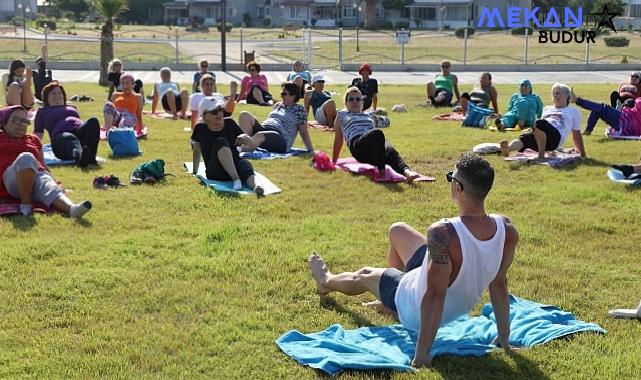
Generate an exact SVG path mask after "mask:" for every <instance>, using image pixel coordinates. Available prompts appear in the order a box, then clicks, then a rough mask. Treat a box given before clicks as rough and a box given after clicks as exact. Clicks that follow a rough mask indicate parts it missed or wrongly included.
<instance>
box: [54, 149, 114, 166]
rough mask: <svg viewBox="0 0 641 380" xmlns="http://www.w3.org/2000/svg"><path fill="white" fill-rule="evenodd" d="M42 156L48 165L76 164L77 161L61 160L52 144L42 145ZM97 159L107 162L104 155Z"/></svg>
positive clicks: (100, 162)
mask: <svg viewBox="0 0 641 380" xmlns="http://www.w3.org/2000/svg"><path fill="white" fill-rule="evenodd" d="M42 156H43V157H44V159H45V164H47V166H62V165H75V164H76V161H74V160H61V159H59V158H58V157H56V155H55V154H53V150H52V149H51V144H44V145H43V146H42ZM96 161H97V162H98V163H99V164H102V163H105V162H107V160H105V159H104V158H102V157H96Z"/></svg>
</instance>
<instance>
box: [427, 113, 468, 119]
mask: <svg viewBox="0 0 641 380" xmlns="http://www.w3.org/2000/svg"><path fill="white" fill-rule="evenodd" d="M432 120H445V121H463V120H465V115H463V112H446V113H442V114H439V115H436V116H433V117H432Z"/></svg>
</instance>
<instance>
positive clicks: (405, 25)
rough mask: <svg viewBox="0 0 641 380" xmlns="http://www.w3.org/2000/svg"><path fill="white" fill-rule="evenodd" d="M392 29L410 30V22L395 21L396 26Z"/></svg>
mask: <svg viewBox="0 0 641 380" xmlns="http://www.w3.org/2000/svg"><path fill="white" fill-rule="evenodd" d="M394 27H395V28H396V29H409V28H410V22H409V21H396V24H394Z"/></svg>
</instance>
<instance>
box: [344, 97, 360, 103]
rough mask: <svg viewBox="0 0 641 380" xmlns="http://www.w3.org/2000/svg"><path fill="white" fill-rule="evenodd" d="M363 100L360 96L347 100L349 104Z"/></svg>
mask: <svg viewBox="0 0 641 380" xmlns="http://www.w3.org/2000/svg"><path fill="white" fill-rule="evenodd" d="M361 100H363V98H361V97H360V96H350V97H348V98H347V101H348V102H360V101H361Z"/></svg>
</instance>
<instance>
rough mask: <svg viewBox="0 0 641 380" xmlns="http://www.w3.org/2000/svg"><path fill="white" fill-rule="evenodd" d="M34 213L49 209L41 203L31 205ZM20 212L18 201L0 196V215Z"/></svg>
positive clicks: (45, 211) (48, 210) (49, 210)
mask: <svg viewBox="0 0 641 380" xmlns="http://www.w3.org/2000/svg"><path fill="white" fill-rule="evenodd" d="M32 211H33V212H34V213H49V212H51V209H49V208H47V206H45V205H44V204H42V203H36V204H34V205H33V209H32ZM17 214H20V201H19V200H17V199H13V198H0V216H4V215H17Z"/></svg>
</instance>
